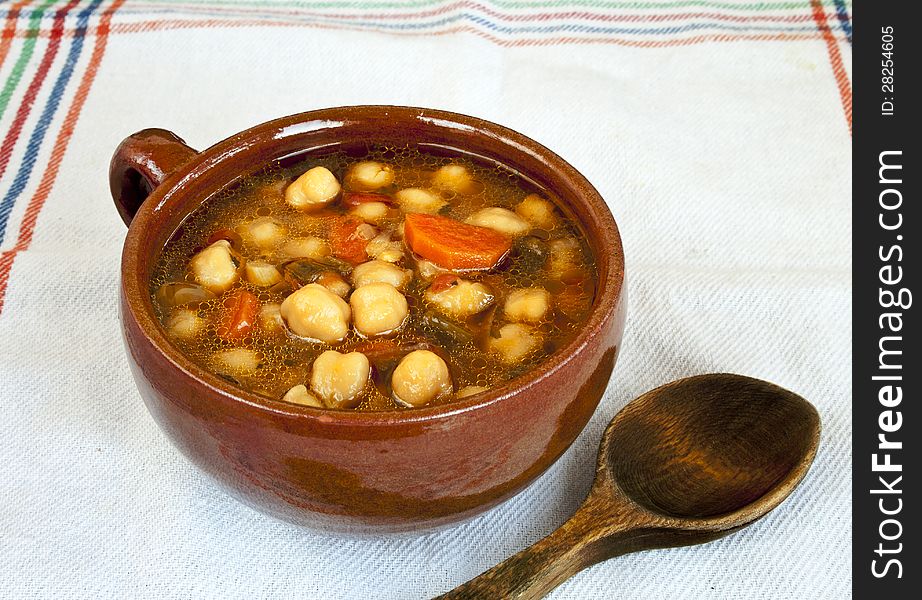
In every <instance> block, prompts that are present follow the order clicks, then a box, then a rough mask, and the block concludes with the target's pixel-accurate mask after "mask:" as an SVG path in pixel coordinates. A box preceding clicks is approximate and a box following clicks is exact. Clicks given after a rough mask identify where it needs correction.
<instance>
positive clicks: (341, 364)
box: [311, 350, 371, 408]
mask: <svg viewBox="0 0 922 600" xmlns="http://www.w3.org/2000/svg"><path fill="white" fill-rule="evenodd" d="M370 373H371V366H370V365H369V363H368V358H367V357H366V356H365V355H364V354H362V353H361V352H350V353H348V354H340V353H339V352H336V351H335V350H327V351H326V352H324V353H323V354H321V355H320V356H318V357H317V358H316V360H314V365H313V367H311V389H312V390H313V391H314V392H316V393H317V395H318V396H320V398H321V399H322V400H323V403H324V404H326V405H327V406H328V407H330V408H352V407H354V406H356V405H358V404H359V402H361V400H362V395H363V394H364V392H365V388H366V387H367V386H368V376H369V374H370Z"/></svg>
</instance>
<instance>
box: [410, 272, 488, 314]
mask: <svg viewBox="0 0 922 600" xmlns="http://www.w3.org/2000/svg"><path fill="white" fill-rule="evenodd" d="M425 297H426V300H427V301H428V302H430V303H431V304H433V305H435V306H436V307H437V308H438V309H439V310H441V311H442V312H444V313H445V314H447V315H450V316H452V317H456V318H466V317H469V316H471V315H476V314H477V313H479V312H481V311H482V310H484V309H485V308H487V307H488V306H490V305H491V304H493V301H494V300H495V298H494V296H493V293H492V292H491V291H490V288H488V287H487V286H485V285H484V284H482V283H480V282H474V281H466V280H464V279H457V280H455V282H454V284H453V285H451V286H449V287H448V288H446V289H444V290H442V291H439V292H433V291H432V289H431V288H430V289H428V290H426V294H425Z"/></svg>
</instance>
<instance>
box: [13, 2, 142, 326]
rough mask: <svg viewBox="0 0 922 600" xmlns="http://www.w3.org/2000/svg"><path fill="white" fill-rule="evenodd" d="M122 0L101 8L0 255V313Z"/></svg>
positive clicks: (30, 239) (81, 107)
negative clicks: (34, 183) (60, 117)
mask: <svg viewBox="0 0 922 600" xmlns="http://www.w3.org/2000/svg"><path fill="white" fill-rule="evenodd" d="M124 2H125V0H115V2H113V3H112V6H110V7H109V8H107V9H106V10H105V12H103V14H102V17H101V18H100V20H99V26H98V27H97V28H96V43H95V45H94V46H93V55H92V56H91V57H90V62H89V64H88V65H87V69H86V72H85V73H84V74H83V79H82V80H81V81H80V87H79V88H77V93H76V95H75V96H74V101H73V104H71V106H70V109H69V110H68V111H67V116H66V117H65V118H64V123H63V124H62V125H61V130H60V131H59V132H58V137H57V139H56V140H55V143H54V148H53V149H52V151H51V158H50V159H49V161H48V168H47V169H46V170H45V173H44V175H43V176H42V180H41V182H40V183H39V185H38V188H37V190H36V192H35V195H34V196H32V198H31V199H30V200H29V204H28V205H27V206H26V212H25V215H24V216H23V219H22V223H20V225H19V238H18V239H17V241H16V245H15V246H13V247H12V248H11V249H10V250H8V251H6V252H4V253H3V254H2V255H0V313H2V312H3V301H4V298H5V297H6V288H7V284H8V283H9V278H10V269H12V267H13V261H14V260H15V258H16V255H17V254H19V253H20V252H22V251H23V250H25V249H27V248H28V247H29V245H30V244H31V243H32V234H33V232H34V230H35V222H36V221H37V220H38V214H39V212H41V210H42V207H43V206H44V205H45V201H46V200H47V199H48V195H49V194H50V193H51V189H52V188H53V187H54V182H55V180H56V179H57V176H58V171H59V170H60V168H61V162H62V160H63V159H64V154H65V152H67V145H68V144H69V143H70V139H71V137H72V136H73V134H74V127H75V126H76V125H77V120H78V119H79V118H80V112H81V111H82V110H83V105H84V104H85V103H86V99H87V96H88V95H89V93H90V88H91V87H93V81H94V80H95V79H96V73H97V72H98V71H99V65H100V63H101V62H102V57H103V54H105V51H106V42H107V40H108V37H109V31H110V23H111V21H112V15H113V13H115V11H116V10H118V9H119V7H120V6H121V5H122V4H124Z"/></svg>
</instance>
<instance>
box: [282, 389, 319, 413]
mask: <svg viewBox="0 0 922 600" xmlns="http://www.w3.org/2000/svg"><path fill="white" fill-rule="evenodd" d="M282 400H284V401H285V402H291V403H292V404H300V405H301V406H313V407H314V408H323V402H321V401H320V398H318V397H317V396H315V395H314V394H312V393H311V392H310V391H309V390H308V389H307V386H304V385H296V386H294V387H293V388H291V389H290V390H288V391H287V392H285V395H284V396H282Z"/></svg>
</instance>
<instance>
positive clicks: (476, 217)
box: [464, 206, 531, 236]
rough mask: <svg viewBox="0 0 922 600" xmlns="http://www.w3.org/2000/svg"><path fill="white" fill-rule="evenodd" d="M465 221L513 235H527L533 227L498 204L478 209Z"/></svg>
mask: <svg viewBox="0 0 922 600" xmlns="http://www.w3.org/2000/svg"><path fill="white" fill-rule="evenodd" d="M464 222H465V223H470V224H471V225H479V226H480V227H489V228H490V229H492V230H494V231H498V232H500V233H504V234H506V235H511V236H518V235H525V234H526V233H528V231H529V230H530V229H531V225H529V224H528V222H527V221H525V220H523V219H522V218H521V217H519V216H518V215H517V214H515V213H514V212H512V211H511V210H507V209H505V208H499V207H498V206H491V207H490V208H483V209H481V210H478V211H477V212H475V213H474V214H472V215H471V216H469V217H468V218H467V219H465V221H464Z"/></svg>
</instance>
